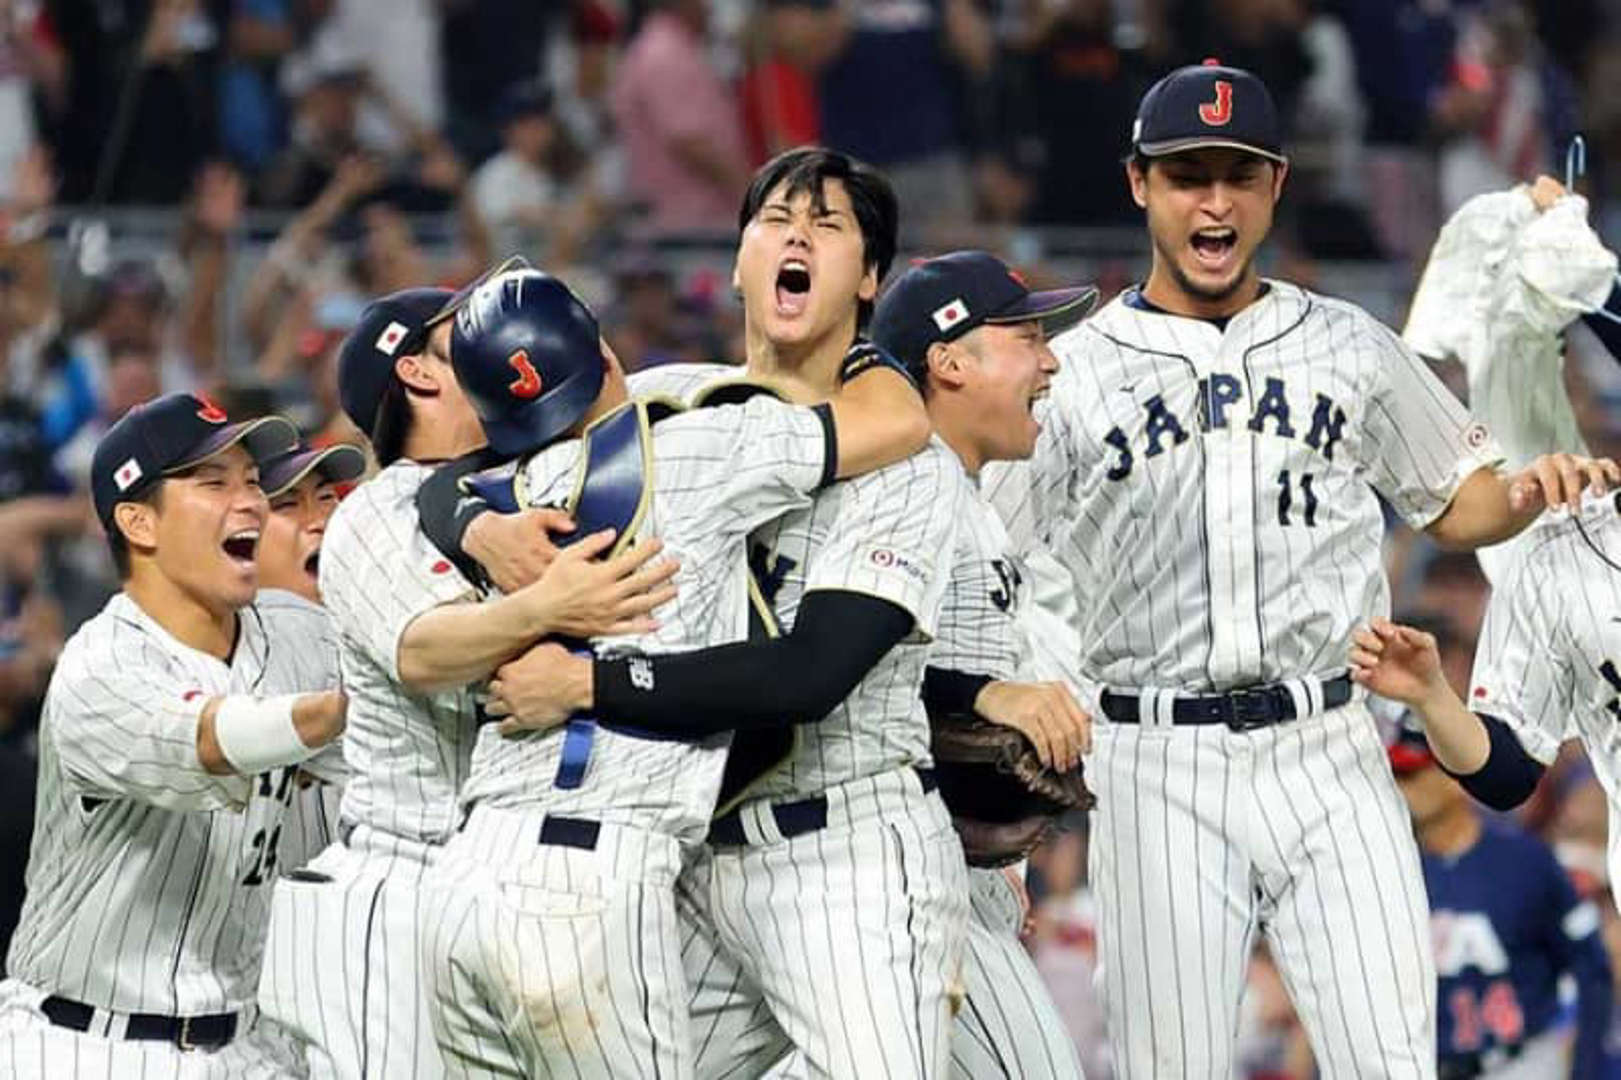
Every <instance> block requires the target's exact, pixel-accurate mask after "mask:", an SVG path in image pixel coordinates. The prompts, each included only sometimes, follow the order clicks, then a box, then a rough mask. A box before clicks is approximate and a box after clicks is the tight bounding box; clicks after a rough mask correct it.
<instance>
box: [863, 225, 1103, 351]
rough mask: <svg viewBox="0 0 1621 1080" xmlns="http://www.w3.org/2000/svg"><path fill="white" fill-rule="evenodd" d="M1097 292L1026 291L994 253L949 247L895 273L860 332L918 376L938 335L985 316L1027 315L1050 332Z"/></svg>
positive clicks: (948, 337) (1076, 315)
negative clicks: (895, 276)
mask: <svg viewBox="0 0 1621 1080" xmlns="http://www.w3.org/2000/svg"><path fill="white" fill-rule="evenodd" d="M1097 298H1098V291H1097V289H1096V288H1094V287H1093V286H1091V285H1078V286H1075V287H1073V288H1068V289H1051V290H1048V291H1045V292H1031V291H1030V289H1029V287H1028V286H1027V285H1025V283H1024V279H1023V278H1021V277H1020V276H1019V275H1018V274H1017V273H1016V272H1015V271H1013V270H1012V269H1010V268H1009V267H1008V265H1007V264H1006V263H1004V262H1003V261H1002V260H1001V259H998V258H997V257H996V256H994V255H991V254H989V253H987V252H984V251H953V252H952V253H951V254H949V255H941V256H940V257H939V258H936V259H925V260H924V261H922V262H920V263H917V264H916V265H914V266H913V267H912V268H911V269H909V270H907V271H906V273H904V274H902V275H901V276H900V277H898V278H896V279H895V280H894V282H892V283H891V284H890V286H889V288H888V289H887V290H885V292H884V295H883V296H882V297H880V298H879V300H878V306H877V307H876V308H875V309H874V310H873V315H872V323H871V324H870V325H869V326H868V328H867V335H868V337H870V338H872V341H873V343H874V344H875V345H877V346H878V347H879V348H881V349H884V350H886V351H887V352H889V353H890V354H891V355H892V356H894V357H895V359H897V360H899V361H900V362H901V363H902V364H905V365H906V368H907V370H909V371H910V372H912V375H913V377H914V378H918V379H919V381H921V377H922V375H923V373H924V367H925V365H926V363H927V357H928V353H929V346H930V345H933V344H934V343H935V342H937V341H955V340H956V339H957V338H960V337H962V336H963V335H964V334H966V333H968V331H970V330H972V329H974V328H975V327H977V326H983V325H985V324H986V323H991V324H998V323H1021V322H1031V321H1037V322H1040V323H1041V328H1042V331H1043V333H1045V334H1047V335H1048V336H1051V335H1053V334H1056V333H1058V332H1059V331H1060V330H1064V329H1066V328H1068V327H1070V326H1072V325H1074V324H1075V323H1077V322H1079V321H1080V320H1081V319H1082V318H1084V317H1085V315H1086V313H1087V312H1089V311H1091V310H1092V305H1093V304H1095V303H1096V302H1097Z"/></svg>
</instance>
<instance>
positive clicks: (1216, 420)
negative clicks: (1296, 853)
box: [986, 281, 1500, 692]
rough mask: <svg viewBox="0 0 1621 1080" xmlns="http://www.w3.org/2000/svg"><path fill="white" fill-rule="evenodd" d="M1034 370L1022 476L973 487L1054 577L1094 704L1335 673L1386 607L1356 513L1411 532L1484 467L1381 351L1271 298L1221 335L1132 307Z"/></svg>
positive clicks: (1345, 317) (1477, 432)
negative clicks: (1071, 618)
mask: <svg viewBox="0 0 1621 1080" xmlns="http://www.w3.org/2000/svg"><path fill="white" fill-rule="evenodd" d="M1053 351H1054V352H1055V353H1056V354H1057V355H1058V356H1059V358H1060V360H1061V361H1062V368H1061V369H1060V371H1059V372H1058V373H1057V374H1056V375H1055V376H1054V377H1053V380H1052V392H1051V395H1050V397H1049V399H1048V401H1046V402H1045V403H1044V404H1043V405H1039V406H1038V408H1039V409H1040V411H1039V413H1038V415H1039V416H1040V418H1041V420H1042V430H1041V434H1040V436H1039V438H1038V439H1037V442H1036V451H1035V456H1034V458H1033V459H1032V460H1031V462H1030V463H1029V465H1028V466H1022V465H1018V466H1013V467H1011V468H1003V469H1000V470H987V474H986V475H987V485H988V490H990V491H991V492H992V497H993V501H995V503H996V505H997V507H998V509H999V510H1001V511H1002V513H1003V515H1004V517H1005V518H1006V519H1007V521H1008V523H1009V528H1010V530H1011V531H1012V532H1013V533H1014V540H1015V541H1016V542H1017V543H1019V544H1020V545H1021V546H1022V545H1024V544H1026V543H1028V542H1029V541H1030V540H1032V539H1033V540H1035V541H1039V542H1040V543H1042V544H1044V545H1045V546H1046V547H1048V548H1049V549H1050V550H1051V551H1052V552H1053V554H1054V555H1055V556H1056V558H1057V559H1058V561H1059V562H1060V563H1061V564H1062V565H1063V566H1064V567H1065V568H1066V569H1067V570H1068V571H1069V573H1070V576H1071V577H1072V579H1073V587H1074V589H1075V592H1076V594H1077V597H1078V601H1079V608H1078V611H1079V616H1080V623H1079V627H1078V629H1079V631H1080V639H1081V642H1082V653H1081V655H1080V657H1079V658H1078V664H1077V665H1076V668H1077V670H1078V672H1079V673H1080V675H1081V676H1082V677H1084V678H1086V679H1089V680H1093V681H1096V682H1098V683H1101V684H1104V685H1110V686H1117V687H1121V688H1126V689H1130V688H1137V687H1156V688H1163V689H1171V690H1180V691H1186V692H1210V691H1217V690H1226V689H1230V688H1233V687H1238V686H1247V685H1253V684H1258V683H1271V682H1278V681H1280V680H1283V679H1288V678H1295V677H1299V676H1304V675H1318V676H1325V677H1326V676H1331V675H1334V674H1338V673H1340V672H1343V671H1344V669H1345V647H1346V642H1347V641H1348V640H1349V637H1350V633H1351V630H1352V629H1353V628H1354V627H1356V626H1358V625H1360V624H1362V623H1364V622H1366V621H1367V619H1368V618H1369V617H1370V616H1372V615H1376V614H1383V613H1386V612H1388V610H1389V606H1390V597H1389V587H1388V584H1387V582H1386V580H1385V574H1384V566H1383V562H1382V542H1383V515H1382V513H1381V511H1380V507H1379V503H1378V500H1377V499H1376V498H1375V495H1374V493H1375V491H1377V492H1378V493H1379V494H1381V495H1383V496H1384V497H1385V498H1386V499H1387V500H1388V501H1389V502H1390V503H1391V505H1392V506H1393V507H1394V508H1395V509H1396V511H1397V512H1398V513H1399V514H1400V515H1401V516H1402V517H1403V518H1404V519H1405V520H1406V521H1407V522H1408V523H1409V524H1411V525H1412V526H1413V527H1414V528H1423V527H1424V526H1426V525H1428V524H1429V523H1430V522H1432V521H1434V520H1435V519H1436V518H1437V517H1438V516H1440V514H1441V513H1442V512H1443V511H1444V510H1445V509H1446V507H1447V505H1448V503H1449V502H1450V501H1451V499H1452V496H1453V494H1454V493H1455V492H1456V491H1457V489H1458V486H1459V484H1460V483H1461V482H1462V481H1463V479H1464V478H1465V477H1467V476H1468V475H1469V474H1471V473H1472V472H1474V471H1475V470H1476V469H1478V468H1480V467H1482V466H1486V465H1491V464H1494V463H1495V462H1496V461H1498V460H1499V458H1500V455H1499V454H1498V453H1497V451H1496V449H1495V446H1494V445H1493V443H1492V441H1491V440H1490V438H1489V437H1488V436H1487V433H1486V431H1485V429H1484V428H1483V427H1481V426H1480V425H1478V424H1472V423H1471V422H1470V420H1469V417H1468V414H1467V413H1466V411H1465V410H1464V407H1463V405H1462V404H1460V403H1459V402H1458V400H1457V399H1456V398H1454V397H1453V396H1452V395H1451V393H1449V392H1448V391H1447V389H1446V388H1445V387H1444V386H1443V385H1442V384H1441V382H1440V380H1438V379H1437V378H1436V377H1435V376H1434V374H1432V373H1431V372H1430V371H1429V370H1428V368H1426V367H1425V365H1424V363H1423V361H1421V360H1420V359H1419V358H1418V357H1417V356H1415V355H1414V354H1413V353H1412V351H1411V350H1410V349H1408V348H1407V346H1406V345H1404V344H1402V342H1401V340H1400V339H1399V338H1397V337H1396V335H1395V334H1393V333H1392V332H1391V331H1390V330H1388V329H1387V328H1385V327H1384V326H1381V325H1380V324H1379V323H1378V322H1376V321H1375V320H1374V319H1373V318H1371V317H1370V316H1369V315H1367V314H1366V313H1365V312H1363V311H1361V310H1360V309H1358V308H1356V307H1354V306H1353V305H1350V304H1346V303H1342V302H1340V301H1337V300H1331V299H1328V298H1325V297H1322V296H1318V295H1315V294H1313V293H1310V292H1307V291H1305V290H1303V289H1299V288H1297V287H1295V286H1293V285H1289V284H1286V283H1283V282H1278V281H1271V282H1268V283H1267V291H1266V292H1265V294H1264V295H1263V296H1262V297H1261V298H1260V299H1259V300H1257V301H1256V302H1254V303H1253V304H1251V305H1249V306H1248V307H1246V308H1245V309H1244V310H1243V311H1241V312H1239V313H1238V314H1236V315H1234V316H1233V317H1232V319H1231V320H1230V321H1229V322H1228V323H1227V324H1226V326H1225V327H1224V328H1218V327H1217V326H1216V325H1215V324H1213V323H1212V322H1210V321H1207V320H1203V319H1195V318H1184V317H1182V316H1178V315H1171V314H1167V313H1165V312H1161V311H1157V310H1149V309H1146V307H1145V305H1144V304H1143V302H1142V301H1141V300H1140V298H1139V297H1138V296H1137V294H1136V293H1135V292H1131V293H1128V294H1126V295H1125V296H1123V297H1120V298H1116V299H1115V300H1114V301H1113V302H1112V303H1110V304H1109V305H1107V306H1106V307H1105V308H1103V310H1102V311H1100V312H1099V313H1098V314H1096V315H1094V316H1093V317H1092V318H1090V319H1088V320H1087V321H1085V322H1083V323H1081V324H1079V325H1078V326H1076V327H1075V328H1073V329H1071V330H1069V331H1067V332H1065V333H1063V334H1061V335H1059V336H1058V337H1057V338H1055V339H1054V340H1053Z"/></svg>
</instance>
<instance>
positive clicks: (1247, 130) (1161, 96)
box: [1131, 60, 1289, 164]
mask: <svg viewBox="0 0 1621 1080" xmlns="http://www.w3.org/2000/svg"><path fill="white" fill-rule="evenodd" d="M1131 146H1132V149H1133V150H1136V151H1138V152H1139V153H1142V154H1145V155H1147V156H1148V157H1161V156H1163V155H1165V154H1179V153H1181V152H1182V151H1184V150H1199V149H1202V148H1205V147H1213V146H1214V147H1227V148H1230V149H1233V150H1247V151H1249V152H1250V153H1252V154H1259V155H1260V156H1261V157H1264V158H1269V159H1270V160H1272V161H1276V162H1278V163H1279V164H1288V160H1289V159H1288V158H1286V157H1284V155H1283V132H1282V128H1281V127H1280V125H1279V123H1278V108H1277V106H1276V105H1275V104H1273V101H1272V94H1271V92H1270V91H1268V90H1267V88H1266V84H1265V83H1263V82H1262V81H1261V80H1260V79H1257V78H1256V77H1255V76H1254V75H1251V74H1250V73H1249V72H1247V71H1245V70H1243V69H1242V68H1234V67H1225V66H1223V65H1222V64H1220V63H1218V62H1217V61H1215V60H1206V61H1205V62H1204V63H1203V64H1192V65H1189V66H1188V67H1180V68H1177V69H1176V70H1175V71H1173V72H1171V73H1170V74H1169V75H1167V76H1165V77H1164V78H1163V79H1161V80H1160V81H1159V82H1157V83H1155V84H1154V85H1153V86H1151V87H1149V88H1148V93H1146V94H1144V95H1143V100H1142V102H1141V103H1140V104H1139V105H1138V106H1137V119H1136V121H1135V122H1134V123H1133V124H1132V128H1131Z"/></svg>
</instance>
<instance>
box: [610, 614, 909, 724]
mask: <svg viewBox="0 0 1621 1080" xmlns="http://www.w3.org/2000/svg"><path fill="white" fill-rule="evenodd" d="M912 622H913V620H912V616H911V614H910V613H909V612H907V611H906V610H905V609H904V608H902V607H900V606H899V605H897V604H892V603H890V602H889V601H888V600H880V599H878V598H877V597H874V596H868V595H866V594H863V593H852V592H839V591H820V592H812V593H807V594H806V595H805V598H804V600H802V601H801V602H800V604H799V612H798V614H797V615H796V616H795V618H794V629H793V632H792V633H789V634H787V635H785V636H783V637H779V638H773V639H770V640H767V641H758V642H747V643H742V644H737V645H720V646H716V647H714V648H710V649H699V650H698V651H696V652H688V653H675V654H670V655H665V656H653V657H638V658H635V659H619V660H598V661H596V664H595V669H594V672H593V678H594V680H595V685H594V690H593V696H594V698H595V702H594V704H593V705H592V708H591V710H590V711H591V713H592V714H593V715H595V716H596V717H597V719H599V720H602V721H605V722H608V723H614V722H618V723H622V724H627V725H634V726H635V727H640V728H648V729H651V730H655V731H660V732H664V733H666V734H671V735H679V736H684V737H694V738H696V737H701V736H704V735H710V734H714V733H715V732H718V731H730V730H734V729H737V728H749V727H760V728H770V727H786V726H788V725H789V724H801V723H808V722H810V721H812V720H820V719H821V718H822V717H824V716H826V715H827V714H828V713H829V712H831V711H832V710H833V707H834V706H836V705H837V704H838V703H839V702H841V701H843V700H844V699H845V698H847V697H849V696H850V691H852V690H854V689H855V687H856V684H857V683H859V682H860V681H861V679H862V677H863V676H864V675H866V674H867V672H868V671H870V670H871V669H872V666H873V665H874V664H876V663H877V662H878V661H879V660H880V659H882V658H883V656H884V654H885V653H887V652H889V650H890V649H892V648H894V647H895V645H896V644H897V643H898V642H899V641H900V640H901V639H902V638H904V637H905V636H906V635H907V634H908V633H910V632H911V630H912Z"/></svg>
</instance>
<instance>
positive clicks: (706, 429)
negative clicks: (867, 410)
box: [463, 397, 829, 836]
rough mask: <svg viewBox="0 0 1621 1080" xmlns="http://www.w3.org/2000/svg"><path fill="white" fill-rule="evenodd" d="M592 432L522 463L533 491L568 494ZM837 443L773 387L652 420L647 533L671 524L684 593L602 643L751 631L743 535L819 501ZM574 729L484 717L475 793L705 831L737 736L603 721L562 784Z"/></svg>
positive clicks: (471, 785)
mask: <svg viewBox="0 0 1621 1080" xmlns="http://www.w3.org/2000/svg"><path fill="white" fill-rule="evenodd" d="M582 445H583V444H582V443H580V442H579V441H577V440H571V441H569V442H565V443H559V444H556V445H554V446H551V447H548V448H547V449H546V450H544V451H542V452H541V453H540V454H537V455H536V456H534V457H533V458H531V459H529V461H527V462H526V463H525V464H524V465H523V467H522V468H523V473H524V480H525V481H526V487H527V492H528V497H529V500H530V503H531V505H534V506H548V505H550V506H561V505H563V503H564V502H565V500H566V499H567V497H568V496H569V495H570V493H571V492H572V491H573V490H574V486H575V483H576V464H577V462H578V458H579V451H580V447H581V446H582ZM828 449H829V445H828V439H827V430H826V427H825V426H824V424H823V422H822V420H821V419H820V417H819V416H818V415H817V414H816V413H815V412H813V411H812V410H811V409H808V408H803V407H798V406H789V405H785V404H783V403H782V402H780V401H777V400H775V399H772V398H767V397H758V398H754V399H753V400H750V401H749V402H747V403H746V404H743V405H723V406H715V407H712V408H704V409H696V410H693V411H690V412H686V413H680V414H677V415H675V416H671V417H669V418H667V419H664V420H661V421H660V422H658V423H657V424H655V425H654V426H653V455H652V456H653V486H652V497H651V499H650V500H649V504H648V509H647V515H646V517H645V518H644V519H643V521H642V525H641V528H640V530H639V531H638V534H637V535H638V536H639V537H643V538H651V537H655V536H656V537H659V538H661V539H662V540H663V541H664V544H665V552H666V554H667V555H668V556H670V557H673V558H676V559H679V560H680V563H681V567H680V569H679V570H678V571H677V573H676V576H675V585H676V589H677V593H676V598H675V599H674V600H673V601H671V602H670V603H669V604H668V605H666V606H665V607H662V608H660V609H659V611H658V612H657V617H658V620H659V627H658V629H657V630H655V631H653V632H652V633H650V634H645V635H638V636H635V637H622V638H604V639H600V640H599V641H598V642H596V643H595V644H596V646H597V648H598V649H599V650H614V651H618V650H623V649H627V648H629V649H634V650H637V651H640V652H642V653H646V654H648V655H656V654H659V653H672V652H688V651H691V650H694V649H699V648H704V647H706V646H710V645H722V644H726V643H729V642H736V641H742V640H744V639H745V638H746V637H747V636H748V602H749V601H748V587H747V583H748V577H747V564H746V562H745V540H746V538H747V536H748V534H749V531H750V530H751V529H753V528H755V527H756V526H758V525H760V524H761V523H762V522H766V521H770V520H771V519H772V518H775V517H777V516H779V515H780V514H782V513H784V512H785V511H788V510H791V509H794V508H796V507H803V506H806V505H808V504H809V502H810V493H811V492H813V491H815V490H816V489H817V487H818V486H819V485H820V484H821V483H822V480H823V478H824V477H823V473H824V470H825V469H826V468H827V464H828V463H827V451H828ZM564 738H565V737H564V734H563V733H562V732H561V731H552V732H545V733H537V734H529V735H524V736H521V737H517V738H507V737H504V736H502V735H501V734H500V732H499V731H498V730H497V729H496V727H495V726H494V725H489V726H487V727H485V728H484V729H483V730H481V731H480V732H479V735H478V742H477V745H476V748H475V749H474V752H473V767H472V774H471V775H470V776H469V778H468V781H467V786H466V788H465V790H464V793H463V794H464V799H465V801H467V802H469V803H473V802H481V801H482V802H488V803H489V804H491V805H494V806H506V807H522V806H530V805H534V803H535V802H536V800H537V799H542V800H543V801H544V804H545V806H546V807H547V809H548V811H550V812H553V813H564V814H567V813H571V812H577V811H585V812H587V813H588V814H589V815H590V816H591V817H594V818H597V819H598V820H602V821H608V822H619V823H623V824H636V825H639V826H642V827H653V828H662V829H664V830H666V831H669V832H674V833H680V832H682V831H683V830H686V831H693V832H695V834H696V835H699V836H701V835H702V831H703V829H704V828H705V827H706V826H707V823H708V821H709V817H710V815H711V814H712V813H713V811H714V805H715V798H716V794H717V792H718V790H719V788H720V780H721V770H722V769H723V768H724V766H725V750H726V746H727V745H728V742H729V738H728V737H727V736H717V737H714V738H711V739H708V740H705V741H704V742H702V743H683V742H676V741H661V740H653V739H640V738H635V737H632V736H629V735H625V734H622V733H620V732H617V731H611V730H606V729H599V730H598V731H597V732H596V733H595V737H594V743H593V746H592V751H591V758H590V764H589V766H588V767H587V771H586V775H585V780H584V782H583V783H582V784H581V785H580V786H579V787H578V788H573V789H560V788H552V787H550V786H549V785H550V783H551V781H552V779H553V778H554V777H555V776H556V775H557V768H558V762H559V759H560V756H561V750H562V746H563V743H564Z"/></svg>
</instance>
